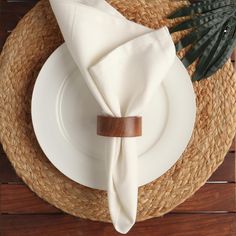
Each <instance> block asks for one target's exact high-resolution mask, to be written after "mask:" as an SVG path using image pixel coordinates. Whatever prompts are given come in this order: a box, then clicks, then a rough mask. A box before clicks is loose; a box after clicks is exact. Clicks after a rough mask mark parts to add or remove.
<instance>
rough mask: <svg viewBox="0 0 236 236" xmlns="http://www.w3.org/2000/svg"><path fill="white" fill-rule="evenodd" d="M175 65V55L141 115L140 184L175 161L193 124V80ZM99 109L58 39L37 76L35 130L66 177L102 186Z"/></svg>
mask: <svg viewBox="0 0 236 236" xmlns="http://www.w3.org/2000/svg"><path fill="white" fill-rule="evenodd" d="M176 60H178V59H176ZM176 67H184V66H183V64H182V63H181V62H180V60H178V63H174V66H173V68H171V70H170V71H169V75H168V76H167V77H166V79H165V80H164V81H163V82H162V85H161V86H159V88H157V90H156V93H155V96H154V97H153V99H152V101H151V102H150V104H149V105H148V106H147V108H146V110H145V111H144V113H143V114H142V117H143V135H142V137H139V138H137V147H138V153H139V157H138V183H139V186H141V185H144V184H147V183H149V182H151V181H153V180H155V179H157V178H158V177H160V176H161V175H163V174H164V173H165V172H166V171H167V170H168V169H170V168H171V167H172V166H173V165H174V164H175V163H176V161H177V160H178V159H179V158H180V157H181V155H182V153H183V152H184V150H185V148H186V147H187V145H188V143H189V141H190V138H191V135H192V132H193V129H194V123H195V117H196V101H195V93H194V90H193V86H192V82H191V80H190V79H189V75H188V73H187V71H186V70H185V71H186V73H185V74H181V75H178V74H176V73H175V71H178V70H177V68H176ZM183 71H184V70H183ZM98 114H101V109H100V108H99V105H98V104H97V102H96V100H95V99H94V97H93V96H92V95H91V93H90V91H89V89H88V88H87V85H86V83H85V81H84V79H83V78H82V75H81V74H80V71H79V70H78V68H77V66H76V64H75V63H74V61H73V59H72V57H71V55H70V53H69V51H68V49H67V47H66V45H65V44H63V45H62V46H60V47H59V48H58V49H57V50H56V51H55V52H54V53H53V54H52V55H51V56H50V57H49V58H48V60H47V61H46V63H45V64H44V66H43V68H42V70H41V71H40V73H39V76H38V78H37V81H36V84H35V87H34V91H33V97H32V121H33V126H34V131H35V134H36V137H37V139H38V142H39V144H40V146H41V148H42V150H43V151H44V153H45V155H46V156H47V157H48V159H49V160H50V161H51V163H52V164H53V165H54V166H55V167H56V168H57V169H58V170H59V171H61V172H62V173H63V174H64V175H65V176H67V177H69V178H70V179H72V180H74V181H76V182H78V183H80V184H82V185H85V186H88V187H91V188H95V189H101V190H106V187H107V180H106V174H105V173H106V169H105V168H106V166H105V161H104V159H105V152H106V148H105V147H106V141H107V138H104V137H101V136H97V135H96V124H97V123H96V119H97V115H98Z"/></svg>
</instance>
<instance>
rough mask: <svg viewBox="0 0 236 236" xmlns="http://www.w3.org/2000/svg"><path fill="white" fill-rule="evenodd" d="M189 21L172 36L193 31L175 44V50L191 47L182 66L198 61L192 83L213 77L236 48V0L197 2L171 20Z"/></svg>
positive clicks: (178, 12) (205, 0)
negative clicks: (183, 19)
mask: <svg viewBox="0 0 236 236" xmlns="http://www.w3.org/2000/svg"><path fill="white" fill-rule="evenodd" d="M179 17H187V19H186V20H185V21H183V22H181V23H179V24H178V25H176V26H174V27H172V28H170V32H171V33H174V32H178V31H182V30H187V29H191V32H190V33H189V34H187V35H186V36H185V37H183V38H182V39H181V40H179V42H177V43H176V50H177V51H180V50H181V49H183V48H185V47H187V46H190V45H191V47H190V50H189V51H188V52H187V53H186V55H185V56H184V58H182V62H183V63H184V65H185V66H186V67H188V66H189V65H191V64H192V63H193V62H194V61H195V60H197V59H198V64H197V66H196V72H195V74H194V75H193V78H192V79H193V81H196V80H201V79H203V78H206V77H209V76H211V75H212V74H214V73H215V72H216V71H217V70H218V69H220V68H221V67H222V66H223V65H224V64H225V62H226V61H227V60H228V58H229V57H230V55H231V54H232V51H233V49H234V47H235V46H236V33H235V31H236V0H198V1H195V2H192V3H190V4H189V6H186V7H183V8H181V9H178V10H177V11H176V12H174V13H172V14H171V15H170V16H169V18H170V19H174V18H179Z"/></svg>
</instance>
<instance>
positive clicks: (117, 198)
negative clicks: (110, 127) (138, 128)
mask: <svg viewBox="0 0 236 236" xmlns="http://www.w3.org/2000/svg"><path fill="white" fill-rule="evenodd" d="M50 2H51V6H52V9H53V11H54V13H55V16H56V18H57V21H58V23H59V26H60V29H61V31H62V34H63V36H64V39H65V42H66V45H67V47H68V49H69V51H70V53H71V55H72V57H73V59H74V61H75V62H76V64H77V65H78V67H79V69H80V71H81V73H82V75H83V77H84V79H85V81H86V83H87V85H88V88H89V89H90V91H91V92H92V94H93V95H94V97H95V99H96V100H97V102H98V103H99V105H100V106H101V109H102V110H103V112H104V114H106V115H110V116H115V117H127V116H142V111H143V109H144V107H145V105H146V104H147V103H148V102H149V101H150V99H151V97H152V95H153V94H154V92H155V91H156V88H157V86H159V85H160V83H161V82H162V80H164V79H165V77H166V75H167V73H168V71H169V70H170V68H173V67H172V65H173V63H175V61H176V51H175V47H174V43H173V41H172V38H171V36H170V34H169V31H168V29H167V28H166V27H163V28H161V29H158V30H152V29H149V28H147V27H144V26H142V25H139V24H136V23H134V22H131V21H129V20H127V19H125V18H124V17H123V16H122V15H121V14H120V13H119V12H118V11H116V10H115V9H114V8H113V7H112V6H110V5H109V4H108V3H107V2H106V1H105V0H50ZM177 68H178V67H177ZM176 73H181V71H176ZM136 139H137V138H107V144H108V145H107V147H106V149H107V155H106V167H107V168H106V169H107V185H108V186H107V193H108V203H109V210H110V215H111V219H112V222H113V225H114V227H115V228H116V230H117V231H119V232H120V233H124V234H125V233H127V232H128V231H129V230H130V228H131V227H132V226H133V224H134V223H135V220H136V214H137V198H138V177H137V152H136V151H137V148H136Z"/></svg>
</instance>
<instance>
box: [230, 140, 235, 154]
mask: <svg viewBox="0 0 236 236" xmlns="http://www.w3.org/2000/svg"><path fill="white" fill-rule="evenodd" d="M235 149H236V137H235V138H234V140H233V142H232V144H231V147H230V149H229V151H230V152H234V151H235Z"/></svg>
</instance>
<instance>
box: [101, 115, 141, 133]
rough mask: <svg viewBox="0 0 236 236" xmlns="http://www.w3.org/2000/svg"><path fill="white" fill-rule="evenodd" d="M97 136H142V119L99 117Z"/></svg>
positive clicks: (133, 117) (134, 117)
mask: <svg viewBox="0 0 236 236" xmlns="http://www.w3.org/2000/svg"><path fill="white" fill-rule="evenodd" d="M97 134H98V135H100V136H106V137H138V136H142V117H139V116H132V117H112V116H98V117H97Z"/></svg>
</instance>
